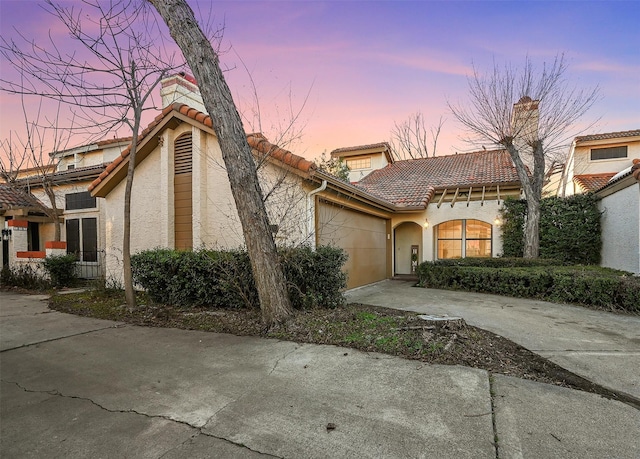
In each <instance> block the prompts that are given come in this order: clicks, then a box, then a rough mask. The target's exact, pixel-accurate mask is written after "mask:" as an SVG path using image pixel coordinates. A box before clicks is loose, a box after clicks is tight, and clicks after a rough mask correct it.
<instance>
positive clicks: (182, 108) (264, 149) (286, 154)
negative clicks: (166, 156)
mask: <svg viewBox="0 0 640 459" xmlns="http://www.w3.org/2000/svg"><path fill="white" fill-rule="evenodd" d="M174 112H175V113H180V114H181V115H184V116H186V117H188V118H190V119H192V120H194V121H196V122H198V123H202V124H204V125H205V126H207V127H209V128H213V121H212V120H211V117H210V116H209V115H207V114H206V113H202V112H201V111H199V110H196V109H195V108H192V107H189V106H188V105H185V104H181V103H177V102H176V103H174V104H171V105H168V106H166V107H165V108H164V109H163V110H162V112H161V113H160V114H159V115H158V116H156V117H155V119H154V120H153V121H152V122H151V123H150V124H149V125H148V126H147V127H146V128H145V129H144V130H143V131H142V132H141V133H140V135H139V136H138V145H140V144H141V143H142V141H143V140H145V138H146V137H147V136H148V135H149V133H150V132H151V131H153V130H154V129H155V128H156V127H157V126H158V125H160V123H161V122H162V121H163V120H164V119H165V118H166V117H167V116H169V115H171V114H172V113H174ZM247 142H248V143H249V145H250V146H251V147H252V148H253V149H255V150H257V151H259V152H260V153H263V154H266V155H269V157H270V158H273V159H275V160H277V161H280V162H282V163H284V164H285V165H287V166H289V167H293V168H294V169H299V170H301V171H302V172H309V171H310V170H311V169H314V168H315V164H314V163H313V162H311V161H307V160H306V159H304V158H303V157H301V156H298V155H295V154H293V153H291V152H290V151H287V150H284V149H282V148H280V147H278V146H277V145H273V144H271V143H270V142H269V141H267V139H266V138H265V137H264V136H263V135H262V134H249V135H248V136H247ZM130 153H131V146H129V147H127V148H126V149H125V150H124V151H123V152H122V153H121V154H120V156H118V157H116V159H115V160H114V161H113V162H112V163H111V164H109V165H108V166H107V168H106V169H105V171H104V172H102V173H101V174H100V175H99V176H98V178H96V179H95V180H94V181H93V182H92V183H91V185H89V191H92V190H93V189H94V188H96V187H97V186H98V185H100V183H102V182H103V181H105V180H106V178H107V177H108V176H109V175H110V174H111V173H112V172H113V171H114V170H115V169H116V167H118V166H119V165H120V163H122V162H123V161H125V160H126V159H127V158H128V156H129V154H130Z"/></svg>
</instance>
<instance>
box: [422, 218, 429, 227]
mask: <svg viewBox="0 0 640 459" xmlns="http://www.w3.org/2000/svg"><path fill="white" fill-rule="evenodd" d="M423 226H424V227H425V228H429V220H427V219H426V218H425V219H424V223H423Z"/></svg>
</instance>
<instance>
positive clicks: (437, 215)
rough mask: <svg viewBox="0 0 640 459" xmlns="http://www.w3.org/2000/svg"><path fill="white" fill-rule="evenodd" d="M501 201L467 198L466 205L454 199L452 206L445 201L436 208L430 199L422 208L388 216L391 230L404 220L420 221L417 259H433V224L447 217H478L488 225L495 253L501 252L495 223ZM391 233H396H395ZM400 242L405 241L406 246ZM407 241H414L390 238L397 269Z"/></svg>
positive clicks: (452, 218) (499, 238) (409, 244)
mask: <svg viewBox="0 0 640 459" xmlns="http://www.w3.org/2000/svg"><path fill="white" fill-rule="evenodd" d="M502 202H503V201H502V200H501V201H499V202H498V200H495V199H494V200H487V201H484V204H481V201H470V202H469V206H468V207H467V203H466V202H458V203H456V204H455V205H454V206H453V207H451V204H449V203H443V204H442V205H441V206H440V208H438V205H437V203H436V202H434V203H432V204H429V206H428V207H427V209H426V211H423V212H419V213H413V214H406V215H402V214H400V215H394V216H393V217H392V225H393V228H394V232H395V230H396V229H397V228H399V227H400V225H401V224H402V223H404V222H413V223H415V224H416V225H420V227H421V229H422V239H421V241H420V253H419V257H420V261H433V260H435V259H436V248H435V245H436V240H435V227H436V226H437V225H439V224H440V223H443V222H446V221H449V220H461V219H467V220H469V219H473V220H481V221H483V222H485V223H489V224H491V226H492V241H491V255H492V256H493V257H497V256H499V255H501V254H502V238H501V235H502V230H501V226H500V223H496V219H497V218H498V217H499V215H500V209H501V208H502ZM425 222H428V226H426V227H425ZM395 234H396V236H397V233H395ZM402 244H404V245H406V247H405V246H404V245H402ZM411 244H414V243H413V242H409V241H405V240H404V239H402V238H401V239H397V238H396V239H395V241H394V248H393V251H394V254H395V255H396V263H397V265H396V266H395V267H394V269H395V271H396V272H398V273H400V271H402V268H401V266H403V263H404V261H403V260H404V258H403V257H404V256H405V255H404V254H405V253H408V252H409V250H410V246H411ZM398 256H399V258H398ZM398 268H400V271H398Z"/></svg>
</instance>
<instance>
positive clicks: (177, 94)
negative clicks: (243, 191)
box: [40, 75, 521, 288]
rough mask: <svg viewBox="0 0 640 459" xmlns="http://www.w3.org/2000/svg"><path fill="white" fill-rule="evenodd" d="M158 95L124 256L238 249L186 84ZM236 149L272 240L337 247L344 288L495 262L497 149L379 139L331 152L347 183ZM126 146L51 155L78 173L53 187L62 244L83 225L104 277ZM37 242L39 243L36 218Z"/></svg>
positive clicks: (222, 185) (142, 149)
mask: <svg viewBox="0 0 640 459" xmlns="http://www.w3.org/2000/svg"><path fill="white" fill-rule="evenodd" d="M161 94H162V100H163V107H164V108H163V110H162V111H161V113H160V114H159V115H158V116H157V117H156V118H155V119H154V120H153V121H152V122H151V123H150V125H149V126H147V128H146V129H144V131H143V132H142V133H141V135H140V142H139V145H138V153H137V155H136V164H135V179H134V184H133V191H132V209H131V212H132V214H131V215H132V220H131V221H132V236H131V249H132V253H135V252H138V251H140V250H145V249H151V248H155V247H168V248H176V249H181V250H189V249H197V248H200V247H207V248H236V247H238V246H242V245H243V236H242V232H241V227H240V223H239V221H238V218H237V213H236V209H235V203H234V200H233V198H232V194H231V189H230V186H229V182H228V178H227V175H226V170H225V167H224V163H223V160H222V154H221V151H220V145H219V143H218V141H217V138H216V136H215V132H214V130H213V128H212V121H211V118H210V117H209V116H208V115H207V114H206V113H205V112H204V110H205V109H204V106H203V104H202V100H201V98H200V94H199V91H198V87H197V85H196V84H195V81H194V80H193V78H192V77H189V76H188V75H177V76H174V77H171V78H168V79H166V80H164V81H163V82H162V89H161ZM247 141H248V143H249V145H250V146H251V148H252V151H253V154H254V158H255V162H256V165H257V167H258V175H259V177H260V181H261V186H262V191H263V195H264V196H265V202H266V206H267V211H268V214H269V219H270V222H271V225H272V230H273V234H274V237H275V239H276V242H277V243H278V244H280V245H296V244H309V245H311V246H315V245H321V244H322V245H324V244H329V245H335V246H338V247H342V248H343V249H345V250H346V252H347V253H348V255H349V260H348V262H347V265H346V267H345V268H346V270H347V272H348V274H349V281H348V287H350V288H351V287H356V286H360V285H365V284H369V283H372V282H376V281H379V280H383V279H387V278H390V277H393V276H395V275H402V274H413V273H414V271H415V268H416V266H417V264H418V263H419V262H421V261H424V260H434V259H438V258H452V257H464V256H487V257H490V256H497V255H499V254H500V253H501V252H502V247H501V240H500V233H501V229H500V228H501V226H500V225H501V222H500V219H499V215H500V214H499V210H500V207H501V205H502V201H503V200H504V199H505V198H506V197H508V196H513V197H519V196H520V195H521V189H520V182H519V180H518V177H517V173H516V171H515V167H514V166H513V163H512V162H511V159H510V158H509V155H508V154H507V153H506V152H505V151H502V150H496V151H479V152H475V153H469V154H459V155H450V156H442V157H434V158H425V159H418V160H404V161H394V160H393V157H392V155H391V152H390V147H389V145H388V144H386V143H384V142H383V143H379V144H371V145H364V146H356V147H347V148H342V149H338V150H335V151H334V152H332V156H333V157H341V158H343V159H345V160H346V161H351V162H352V164H351V166H352V167H353V169H355V171H352V172H357V175H355V176H354V177H353V178H352V181H353V182H355V183H347V182H344V181H342V180H340V179H338V178H336V177H334V176H333V175H331V174H329V173H326V172H324V171H322V170H319V169H318V168H317V167H316V165H315V164H314V163H313V162H311V161H308V160H306V159H305V158H302V157H300V156H298V155H295V154H293V153H291V152H289V151H286V150H284V149H282V148H279V147H278V146H277V145H273V144H271V143H270V142H269V141H268V140H267V139H266V138H265V137H264V136H262V135H261V134H257V133H256V134H248V135H247ZM128 144H129V139H115V140H107V141H104V142H102V143H100V142H98V143H96V144H92V145H88V146H82V147H78V148H76V149H71V150H68V151H65V152H61V153H60V161H59V166H58V169H59V170H58V172H56V174H59V175H60V176H67V177H71V176H74V175H73V174H81V171H84V172H82V173H83V174H84V175H81V176H80V175H79V176H78V180H76V181H74V182H69V183H68V184H65V183H64V182H60V186H61V188H60V189H61V190H62V191H63V192H62V193H60V195H61V196H62V198H61V204H62V206H61V208H63V209H64V221H65V228H64V232H63V235H64V236H63V239H64V240H65V241H67V242H68V245H69V246H74V247H76V246H77V245H78V244H80V245H81V246H83V247H84V246H85V245H86V243H85V241H89V240H90V239H87V238H86V235H87V234H89V232H88V231H91V229H90V225H88V224H87V225H88V226H86V227H85V219H87V220H89V219H95V227H96V229H95V243H93V246H95V247H96V248H97V251H98V252H100V253H102V251H103V252H104V254H105V256H104V266H105V269H104V275H106V276H107V277H115V278H121V275H122V270H121V259H122V234H123V202H124V201H123V198H124V186H125V181H126V180H125V178H126V171H127V168H128V165H129V159H130V156H129V151H130V150H129V145H128ZM354 161H355V162H354ZM355 166H358V167H355ZM360 166H361V167H360ZM90 172H91V174H93V175H89V173H90ZM74 177H75V176H74ZM89 177H91V179H90V182H89V181H88V180H87V178H89ZM80 178H82V180H80ZM63 187H68V188H63ZM87 190H88V191H87ZM76 197H77V200H78V201H79V202H83V203H85V204H82V205H80V204H77V205H78V206H80V208H77V209H72V208H68V207H69V206H68V203H67V202H66V201H67V200H68V199H71V200H72V201H73V202H75V200H76ZM74 206H76V204H72V206H71V207H74ZM74 220H75V222H74ZM68 222H72V223H68ZM76 227H79V231H75V228H76ZM74 231H75V232H74ZM78 233H79V235H78V236H77V237H76V239H79V242H77V241H76V242H74V237H75V236H74V235H76V234H78ZM40 234H41V237H42V238H47V237H48V229H46V223H44V222H43V225H42V226H41V228H40ZM91 234H94V233H91ZM72 248H73V247H71V248H69V249H67V250H72Z"/></svg>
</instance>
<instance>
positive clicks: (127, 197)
mask: <svg viewBox="0 0 640 459" xmlns="http://www.w3.org/2000/svg"><path fill="white" fill-rule="evenodd" d="M134 116H135V117H136V119H135V121H134V128H133V137H132V138H131V150H130V151H129V168H128V169H127V182H126V184H125V189H124V219H123V224H122V226H123V228H122V229H123V231H122V271H123V276H124V297H125V300H126V302H127V306H129V307H130V308H133V307H135V306H136V292H135V291H134V290H133V276H132V273H131V190H132V188H133V174H134V171H135V163H136V152H137V150H138V130H139V129H140V116H139V115H134Z"/></svg>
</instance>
